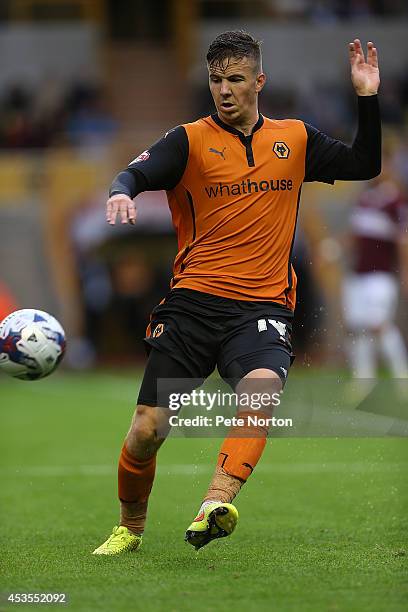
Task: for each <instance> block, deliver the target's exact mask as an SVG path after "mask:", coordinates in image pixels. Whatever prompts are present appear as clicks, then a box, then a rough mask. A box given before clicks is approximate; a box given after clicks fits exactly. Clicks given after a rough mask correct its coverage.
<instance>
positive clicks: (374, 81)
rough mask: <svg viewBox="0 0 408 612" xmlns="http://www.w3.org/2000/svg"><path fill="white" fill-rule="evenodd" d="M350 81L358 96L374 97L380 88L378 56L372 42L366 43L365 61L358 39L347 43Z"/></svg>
mask: <svg viewBox="0 0 408 612" xmlns="http://www.w3.org/2000/svg"><path fill="white" fill-rule="evenodd" d="M349 58H350V66H351V81H352V83H353V87H354V89H355V91H356V94H357V95H358V96H374V95H375V94H376V93H377V92H378V88H379V86H380V71H379V68H378V54H377V49H376V47H375V46H374V43H373V42H368V43H367V61H366V59H365V57H364V51H363V47H362V45H361V42H360V40H359V39H358V38H355V39H354V41H353V42H351V43H349Z"/></svg>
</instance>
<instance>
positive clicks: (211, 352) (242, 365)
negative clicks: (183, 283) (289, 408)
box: [138, 289, 294, 406]
mask: <svg viewBox="0 0 408 612" xmlns="http://www.w3.org/2000/svg"><path fill="white" fill-rule="evenodd" d="M292 318H293V313H292V312H291V311H290V310H288V309H286V308H284V307H282V306H280V305H279V304H274V303H271V302H249V301H243V300H231V299H228V298H223V297H219V296H216V295H210V294H208V293H201V292H199V291H193V290H191V289H173V290H172V291H171V292H170V293H169V294H168V295H167V297H166V298H165V300H164V301H163V302H162V303H161V304H159V306H156V308H155V309H154V310H153V312H152V316H151V323H150V326H149V327H150V332H149V335H148V336H147V337H146V338H145V343H146V347H147V351H148V353H150V351H151V349H156V350H153V351H152V352H151V353H150V356H149V361H148V364H147V367H146V371H145V375H144V379H143V382H142V386H141V389H140V393H139V399H138V403H139V404H147V405H151V406H155V405H157V403H156V402H157V379H158V378H186V377H191V378H194V379H201V380H205V379H206V378H207V377H208V376H209V375H210V374H211V373H212V372H213V371H214V369H215V367H217V368H218V372H219V374H220V376H221V377H222V378H223V379H224V380H225V381H226V382H228V383H229V384H230V385H231V387H232V388H234V387H235V385H236V384H237V382H238V381H239V380H240V379H241V378H242V377H243V376H245V375H246V374H248V372H251V371H252V370H255V369H258V368H267V369H269V370H273V371H274V372H276V373H277V374H278V375H279V377H280V378H281V380H282V383H283V384H284V383H285V382H286V378H287V376H288V372H289V368H290V366H291V364H292V362H293V359H294V357H293V354H292V346H291V332H292V324H291V321H292ZM196 386H198V385H196Z"/></svg>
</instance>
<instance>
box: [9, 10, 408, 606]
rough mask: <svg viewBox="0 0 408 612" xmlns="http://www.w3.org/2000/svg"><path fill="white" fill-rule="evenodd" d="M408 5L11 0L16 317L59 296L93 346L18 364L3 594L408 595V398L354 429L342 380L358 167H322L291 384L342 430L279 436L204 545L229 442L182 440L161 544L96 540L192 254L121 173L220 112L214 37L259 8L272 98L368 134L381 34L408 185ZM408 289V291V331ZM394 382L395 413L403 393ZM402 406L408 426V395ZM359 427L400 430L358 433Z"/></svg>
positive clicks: (394, 157)
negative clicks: (216, 474) (197, 526)
mask: <svg viewBox="0 0 408 612" xmlns="http://www.w3.org/2000/svg"><path fill="white" fill-rule="evenodd" d="M407 25H408V4H407V3H406V1H404V0H326V1H312V0H172V1H171V0H151V1H147V2H146V1H144V0H1V2H0V56H1V58H2V69H1V71H0V261H1V264H2V265H1V267H0V319H1V318H2V316H3V315H6V314H7V313H8V312H10V311H12V310H14V309H16V308H17V307H35V308H40V309H44V310H47V311H49V312H51V313H53V314H55V315H56V316H57V317H58V318H59V319H60V320H61V322H62V323H63V325H64V327H65V328H66V331H67V335H68V345H69V353H68V355H67V358H66V360H65V368H66V370H65V371H63V370H62V368H61V370H60V371H59V372H57V373H56V374H55V375H53V376H51V377H50V378H48V379H46V380H44V381H41V382H38V383H25V382H21V381H16V380H13V379H10V378H7V377H6V376H1V379H0V407H1V427H0V446H1V449H2V452H1V461H0V476H1V480H2V486H1V487H0V508H1V510H0V515H1V523H2V530H1V535H0V548H1V550H2V555H1V558H0V565H1V571H0V574H1V579H0V609H2V610H3V609H9V608H10V607H12V606H13V605H14V604H11V603H9V604H8V605H7V597H8V594H9V593H10V592H16V591H17V592H31V593H38V592H53V593H56V592H66V593H67V596H68V602H69V604H70V606H71V608H72V609H75V610H83V611H84V612H89V610H115V611H116V610H120V611H121V610H129V609H132V610H133V609H135V610H138V609H141V610H143V611H144V612H147V611H149V610H152V611H157V610H177V611H179V610H193V609H194V610H197V611H201V610H202V611H203V612H204V611H205V612H208V611H209V610H211V611H212V610H225V606H226V605H228V606H229V608H231V609H234V610H245V611H246V612H247V611H251V610H268V611H269V610H273V609H274V610H279V611H280V612H281V611H288V612H289V611H290V612H298V611H299V610H301V611H302V612H317V611H320V610H321V611H325V612H327V611H333V612H334V611H344V612H350V611H351V610H356V611H358V612H365V611H367V612H373V611H375V612H382V611H383V612H390V610H395V611H397V610H398V611H400V610H401V611H402V610H405V609H406V601H407V599H406V597H407V590H406V561H407V559H408V556H407V555H408V551H407V549H406V533H407V507H408V505H407V504H408V500H407V494H408V491H407V486H406V473H407V465H408V463H407V445H406V440H405V439H396V438H395V437H391V436H392V435H395V434H396V435H401V436H403V435H404V433H403V432H402V429H401V424H402V420H400V421H399V422H397V421H395V422H394V421H393V420H387V418H386V417H382V416H380V417H379V418H378V419H377V420H375V419H373V418H371V419H370V420H369V421H364V416H365V415H366V414H367V412H371V413H373V412H375V409H374V407H373V402H372V401H371V399H372V396H370V401H369V402H368V405H367V404H366V406H365V407H364V406H363V407H362V408H361V410H360V411H359V412H358V413H356V412H353V413H352V412H351V411H349V413H348V415H349V417H350V415H351V417H350V419H351V421H352V422H353V423H354V424H355V423H357V428H355V429H354V433H351V434H350V429H348V430H347V427H346V428H345V431H344V432H343V431H342V426H344V422H343V413H342V412H341V411H339V406H342V405H343V404H344V402H343V398H342V397H341V394H340V391H339V386H338V385H336V382H338V380H339V378H340V375H342V374H343V373H344V368H345V366H346V365H347V362H346V359H345V355H344V336H345V332H344V324H343V320H342V313H341V306H340V303H341V300H340V293H341V283H342V279H343V277H344V275H345V274H347V270H348V268H349V266H350V264H351V259H350V249H349V247H348V242H347V236H348V234H349V218H350V211H351V209H352V207H353V206H354V205H355V203H356V201H357V199H358V197H359V194H360V192H361V190H362V189H364V188H365V187H366V186H364V185H363V184H358V183H350V184H348V183H346V182H343V183H342V182H338V183H337V184H336V185H335V186H334V187H331V186H326V185H321V184H312V185H306V186H305V188H304V190H303V199H302V205H301V213H300V223H299V227H298V236H297V243H296V261H295V266H296V270H297V272H298V275H299V277H300V278H299V301H298V309H297V316H296V345H295V350H296V353H297V360H296V364H295V371H294V373H293V374H292V375H291V384H290V385H288V390H289V392H290V393H292V397H293V398H294V399H293V404H294V406H295V407H297V409H298V412H297V413H296V415H297V417H299V418H300V419H302V418H303V420H306V421H307V420H308V419H309V416H310V415H311V414H312V412H313V413H314V414H317V415H318V416H319V418H320V417H322V418H321V422H322V423H323V427H326V424H327V423H329V421H330V428H329V431H328V429H327V427H326V429H325V431H324V432H323V434H322V435H327V434H328V433H329V435H330V436H332V437H331V438H330V439H326V440H323V439H322V438H320V439H316V438H308V437H292V438H284V437H283V438H282V439H276V437H278V438H279V436H274V439H273V440H270V441H268V445H267V448H266V450H265V453H264V456H263V458H262V461H261V463H260V465H259V470H258V468H257V472H258V471H259V474H258V473H257V474H255V476H254V479H253V480H251V481H250V483H248V485H247V487H245V488H244V490H243V491H242V493H241V494H240V497H239V500H238V506H239V511H240V514H241V518H242V521H241V524H240V526H239V529H238V530H237V534H236V535H235V534H234V537H233V538H231V541H228V542H222V543H215V544H213V545H211V546H212V547H210V546H209V547H208V548H207V547H206V548H205V549H203V551H200V554H198V555H197V554H195V553H194V552H193V551H192V550H187V549H188V548H189V547H188V546H187V545H186V544H184V543H183V533H184V528H185V527H186V526H187V525H188V524H189V522H190V521H191V518H192V516H193V513H194V512H195V511H196V509H197V504H198V503H199V501H200V499H201V495H202V493H203V491H204V490H205V487H206V483H207V482H208V479H209V478H210V475H211V473H212V470H213V467H212V466H213V461H214V459H215V457H216V453H217V448H218V446H219V440H214V439H207V440H200V439H190V440H187V439H185V438H183V439H181V440H180V439H177V438H173V439H171V440H169V441H168V442H166V444H165V445H164V448H163V450H162V451H161V453H160V457H159V462H158V475H157V481H158V484H157V486H155V487H154V489H153V494H152V499H151V506H150V507H151V514H150V519H149V521H148V525H147V533H146V543H145V544H144V547H143V548H142V551H141V553H140V554H139V553H138V555H129V556H127V557H124V558H121V559H95V558H94V557H92V556H91V555H90V552H91V551H92V550H93V548H94V547H95V546H97V545H98V544H100V543H101V541H102V540H103V539H104V537H106V536H107V534H108V533H109V531H110V529H111V528H112V526H113V524H114V521H115V520H116V516H117V501H116V475H115V472H116V465H117V456H118V452H119V449H120V446H121V444H122V441H123V436H124V433H125V431H126V428H127V426H128V422H129V420H130V416H131V413H132V411H133V406H134V402H135V397H136V393H137V386H138V384H139V383H140V375H141V372H142V369H141V366H142V365H143V362H144V351H143V345H142V337H143V334H144V329H145V325H146V322H147V318H148V315H149V312H150V310H151V308H152V306H153V305H155V304H156V303H157V302H158V301H159V300H160V299H161V298H162V296H163V295H165V293H166V292H167V290H168V283H169V280H170V275H171V266H172V260H173V256H174V254H175V252H176V241H175V237H174V234H173V232H172V228H171V221H170V218H169V213H168V210H167V205H166V200H165V195H164V194H163V193H146V194H143V195H141V196H140V197H138V199H137V202H138V208H139V219H138V224H137V225H136V227H124V228H122V227H115V228H111V227H109V226H108V225H107V224H106V222H105V202H106V197H107V191H108V187H109V184H110V182H111V179H112V177H113V176H114V175H115V174H116V173H117V172H118V171H119V170H120V169H122V168H123V167H125V166H126V165H127V163H128V162H129V161H130V160H131V159H133V158H134V157H136V156H137V155H138V154H139V153H140V152H142V151H143V150H144V149H146V147H148V146H149V145H150V144H151V143H152V142H154V141H155V140H156V139H158V138H159V137H161V135H162V134H163V133H164V132H165V131H167V130H168V129H169V128H171V127H173V126H174V125H177V124H178V123H181V122H187V121H192V120H195V119H196V118H198V117H199V116H201V115H203V114H206V113H209V112H212V106H211V101H210V99H209V94H208V91H207V82H206V71H205V62H204V57H205V52H206V48H207V45H208V43H209V42H210V40H211V39H212V37H213V36H214V35H215V34H217V33H219V32H221V31H223V30H227V29H235V28H244V29H246V30H248V31H250V32H251V33H253V34H254V35H255V36H257V37H259V38H261V39H262V40H263V41H264V42H263V52H264V67H265V71H266V73H267V76H268V83H267V87H266V90H265V91H264V92H263V95H262V96H261V100H260V108H261V111H263V112H264V113H265V114H266V115H269V116H271V117H276V118H280V117H298V118H302V119H304V120H306V121H308V122H310V123H311V124H313V125H315V126H316V127H318V128H319V129H321V130H323V131H325V132H327V133H328V134H330V135H332V136H336V137H340V138H342V139H345V140H347V141H348V142H351V140H352V138H353V132H354V127H355V120H356V108H355V96H354V93H353V91H352V87H351V84H350V79H349V67H348V53H347V43H348V41H350V40H353V39H354V38H355V37H356V36H359V37H360V38H361V39H362V40H363V41H364V44H365V43H366V42H367V40H369V39H372V40H374V41H375V42H376V45H377V46H378V49H379V55H380V62H381V64H380V66H381V76H382V85H381V107H382V114H383V122H384V123H383V124H384V133H385V149H386V152H387V157H388V158H389V160H390V164H391V167H392V170H393V173H394V175H395V179H394V180H395V181H396V182H397V183H398V184H399V187H400V188H401V189H402V190H405V192H406V190H407V189H408V132H407V127H408V36H407V31H408V29H407ZM404 300H405V301H404ZM407 306H408V302H407V297H406V296H405V297H404V296H401V300H400V307H399V308H400V310H399V323H400V325H401V327H402V329H403V331H404V333H405V338H407V332H408V321H407V316H406V313H407ZM118 365H119V366H121V367H120V368H118V367H117V366H118ZM96 366H99V368H98V369H97V370H96V371H95V369H94V368H95V367H96ZM112 366H114V367H112ZM306 366H312V367H306ZM68 367H69V368H76V369H82V370H84V371H82V372H77V371H74V372H72V371H71V372H70V371H67V370H68ZM328 370H329V371H328ZM321 372H325V378H324V380H323V377H322V376H321ZM296 381H297V382H296ZM381 393H382V395H378V397H379V401H378V402H377V403H378V406H379V407H378V410H377V414H380V415H384V414H385V413H384V407H387V409H390V412H389V414H392V400H390V395H389V393H388V391H387V388H385V387H383V389H382V391H381ZM405 398H406V396H405ZM328 406H330V409H331V412H330V415H329V416H328V417H327V408H328ZM390 407H391V408H390ZM364 410H366V411H367V412H364ZM372 416H373V415H372V414H371V417H372ZM375 416H376V415H374V417H375ZM394 416H395V414H394ZM399 416H400V419H403V418H405V421H404V427H405V434H406V423H407V422H406V400H404V402H403V404H401V405H400V413H399ZM350 419H349V422H350ZM381 419H382V420H381ZM362 421H364V422H363V427H362V428H361V429H360V430H359V429H358V427H359V426H358V423H359V422H362ZM390 423H392V424H393V429H391V427H390ZM365 424H367V425H365ZM351 429H352V428H351ZM315 431H316V430H315ZM359 431H362V436H370V435H371V436H377V437H375V438H373V439H367V438H365V439H364V438H363V437H358V438H357V439H356V438H354V439H351V438H347V437H346V436H348V435H354V436H358V435H359ZM343 434H344V436H345V438H344V439H341V437H342V435H343ZM384 434H385V437H383V439H382V440H380V439H378V437H379V436H384ZM387 434H388V436H387ZM284 435H285V434H284ZM314 435H319V434H318V433H315V434H314ZM216 544H220V545H219V546H217V545H216ZM111 561H112V562H111Z"/></svg>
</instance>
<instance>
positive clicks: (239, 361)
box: [94, 31, 381, 555]
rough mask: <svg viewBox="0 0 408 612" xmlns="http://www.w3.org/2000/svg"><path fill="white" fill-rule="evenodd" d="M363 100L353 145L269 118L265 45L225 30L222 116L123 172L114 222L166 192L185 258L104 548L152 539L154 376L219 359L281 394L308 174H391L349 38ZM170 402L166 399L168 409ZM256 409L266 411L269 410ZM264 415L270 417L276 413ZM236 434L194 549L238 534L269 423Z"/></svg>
mask: <svg viewBox="0 0 408 612" xmlns="http://www.w3.org/2000/svg"><path fill="white" fill-rule="evenodd" d="M349 55H350V63H351V79H352V83H353V86H354V89H355V91H356V94H357V96H358V130H357V135H356V137H355V140H354V142H353V145H352V146H351V147H350V146H347V145H345V144H343V143H342V142H339V141H336V140H333V139H332V138H329V137H328V136H326V135H325V134H323V133H321V132H319V131H318V130H317V129H316V128H314V127H311V126H310V125H307V124H305V123H303V121H298V120H293V119H287V120H280V121H275V120H273V119H268V118H267V117H263V116H262V115H261V114H260V113H259V112H258V95H259V93H260V92H261V91H262V89H263V87H264V85H265V81H266V77H265V74H264V72H263V69H262V59H261V51H260V43H259V42H258V41H256V40H255V39H254V38H253V37H252V36H250V35H249V34H247V33H245V32H241V31H235V32H224V33H223V34H220V35H219V36H217V38H216V39H215V40H214V41H213V42H212V43H211V45H210V47H209V50H208V53H207V66H208V73H209V87H210V90H211V93H212V96H213V99H214V104H215V108H216V112H215V113H214V114H213V115H211V116H209V117H204V118H202V119H199V120H198V121H195V122H193V123H187V124H185V125H180V126H178V127H176V128H174V129H172V130H170V131H169V132H167V134H166V135H165V136H164V137H163V138H161V139H160V140H159V141H158V142H156V143H155V144H154V145H153V146H151V147H150V148H149V149H148V150H146V151H144V152H143V153H142V154H140V155H139V156H138V157H136V159H134V160H133V161H132V162H131V163H130V164H129V167H128V168H127V169H126V170H124V171H123V172H120V173H119V174H118V175H117V177H116V178H115V179H114V181H113V183H112V186H111V189H110V194H109V195H110V197H109V199H108V202H107V221H108V223H110V224H112V225H114V224H115V221H116V219H117V216H118V215H119V219H120V221H121V223H130V224H134V223H135V221H136V207H135V204H134V202H133V199H134V198H135V197H136V196H137V195H138V194H139V193H141V192H142V191H145V190H155V189H165V190H166V191H167V197H168V202H169V207H170V210H171V213H172V217H173V223H174V226H175V228H176V231H177V235H178V245H179V252H178V254H177V256H176V259H175V262H174V274H173V279H172V282H171V291H170V292H169V293H168V295H167V296H166V298H165V299H164V300H163V302H162V303H161V304H160V305H159V306H157V307H156V308H155V309H154V310H153V313H152V316H151V322H150V325H149V328H148V332H147V337H146V339H145V342H146V344H147V347H148V349H149V350H150V354H149V358H148V362H147V366H146V370H145V374H144V378H143V381H142V385H141V388H140V393H139V398H138V406H137V409H136V412H135V415H134V417H133V420H132V423H131V426H130V429H129V432H128V434H127V436H126V439H125V443H124V445H123V448H122V451H121V455H120V459H119V471H118V480H119V499H120V507H121V514H120V526H119V527H115V528H114V530H113V533H112V535H111V536H110V537H109V538H108V540H106V542H104V543H103V544H102V545H101V546H99V548H97V549H96V550H95V551H94V553H95V554H102V555H113V554H120V553H122V552H124V551H128V550H135V549H137V548H138V547H139V546H140V544H141V542H142V534H143V530H144V526H145V521H146V513H147V504H148V498H149V494H150V491H151V488H152V485H153V479H154V474H155V465H156V454H157V451H158V449H159V447H160V445H161V444H162V442H163V439H164V435H163V434H161V435H159V433H158V430H159V426H160V419H161V418H162V415H163V414H165V410H164V412H161V411H160V409H158V406H160V401H159V400H158V397H157V395H158V391H157V381H158V380H160V379H189V378H190V379H199V380H203V379H205V378H206V377H208V376H209V375H210V374H211V372H212V371H213V370H214V369H215V367H216V366H217V367H218V371H219V373H220V375H221V377H222V378H224V379H225V380H226V381H234V382H232V383H231V385H232V386H233V388H234V389H235V391H236V392H237V394H238V395H239V394H241V393H251V392H252V391H253V390H254V388H256V390H257V391H265V392H269V393H270V395H271V396H272V395H273V393H275V392H277V391H280V390H281V389H282V387H283V385H284V383H285V382H286V378H287V374H288V371H289V368H290V365H291V361H292V352H291V344H290V330H291V320H292V318H293V311H294V308H295V291H296V274H295V271H294V269H293V267H292V265H291V253H292V245H293V239H294V235H295V229H296V220H297V213H298V207H299V200H300V192H301V187H302V183H303V182H304V181H323V182H326V183H334V181H335V180H336V179H339V180H361V179H369V178H372V177H374V176H376V175H378V174H379V172H380V169H381V126H380V116H379V108H378V101H377V90H378V87H379V70H378V61H377V50H376V48H375V46H374V44H373V43H372V42H369V43H368V45H367V59H365V56H364V52H363V49H362V45H361V43H360V41H359V40H358V39H355V40H354V41H353V42H352V43H350V45H349ZM162 407H163V409H165V408H166V406H163V405H162ZM258 414H259V413H258ZM263 414H266V415H268V414H270V412H269V410H268V409H267V408H265V410H264V411H263ZM248 415H249V412H248V410H242V408H238V416H239V417H242V419H243V422H244V426H243V427H242V428H241V429H240V431H237V430H236V429H234V428H233V430H232V431H231V432H230V434H229V436H228V437H227V438H226V439H225V441H224V442H223V444H222V447H221V449H220V453H219V457H218V462H217V465H216V468H215V473H214V476H213V478H212V481H211V482H210V484H209V488H208V491H207V493H206V495H205V496H204V500H203V503H202V505H201V508H200V510H199V513H198V516H197V517H196V518H195V519H194V520H193V522H192V524H191V525H190V527H189V528H188V529H187V533H186V540H187V541H188V542H189V543H190V544H192V545H193V546H194V547H195V548H196V549H198V548H200V547H201V546H204V545H205V544H207V543H208V542H210V541H211V540H213V539H215V538H219V537H223V536H226V535H229V534H230V533H232V531H233V530H234V528H235V525H236V523H237V519H238V512H237V510H236V508H235V506H233V505H232V503H231V502H232V501H233V499H234V497H235V496H236V495H237V494H238V492H239V490H240V488H241V486H242V485H243V484H244V483H245V482H246V480H247V478H248V477H249V476H250V474H251V473H252V472H253V470H254V469H255V466H256V464H257V462H258V460H259V458H260V457H261V454H262V451H263V449H264V447H265V444H266V436H267V428H265V427H262V426H259V427H258V426H255V425H251V422H250V419H249V416H248Z"/></svg>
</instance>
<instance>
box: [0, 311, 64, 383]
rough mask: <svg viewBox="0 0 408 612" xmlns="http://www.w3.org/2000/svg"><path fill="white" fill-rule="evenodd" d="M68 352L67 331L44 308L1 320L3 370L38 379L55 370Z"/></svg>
mask: <svg viewBox="0 0 408 612" xmlns="http://www.w3.org/2000/svg"><path fill="white" fill-rule="evenodd" d="M64 352H65V332H64V329H63V328H62V326H61V325H60V323H58V321H57V319H55V318H54V317H53V316H51V315H50V314H48V313H47V312H44V311H42V310H35V309H33V308H24V309H23V310H16V311H15V312H12V313H11V314H10V315H8V316H7V317H6V318H5V319H3V321H2V322H1V323H0V370H2V371H3V372H6V373H7V374H9V375H10V376H13V377H14V378H20V379H21V380H37V379H39V378H44V376H48V375H49V374H51V372H53V371H54V370H55V368H56V367H57V366H58V364H59V363H60V362H61V359H62V358H63V356H64Z"/></svg>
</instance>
